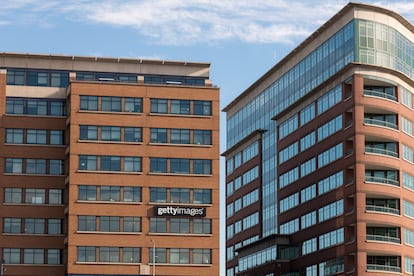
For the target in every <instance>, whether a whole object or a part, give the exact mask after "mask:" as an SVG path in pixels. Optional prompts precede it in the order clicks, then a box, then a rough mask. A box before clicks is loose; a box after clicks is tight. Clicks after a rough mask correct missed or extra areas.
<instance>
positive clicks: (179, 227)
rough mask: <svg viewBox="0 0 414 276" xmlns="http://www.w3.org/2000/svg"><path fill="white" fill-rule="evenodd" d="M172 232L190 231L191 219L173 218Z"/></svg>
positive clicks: (171, 223)
mask: <svg viewBox="0 0 414 276" xmlns="http://www.w3.org/2000/svg"><path fill="white" fill-rule="evenodd" d="M170 233H182V234H183V233H190V219H186V218H171V219H170Z"/></svg>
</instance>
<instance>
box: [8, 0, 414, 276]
mask: <svg viewBox="0 0 414 276" xmlns="http://www.w3.org/2000/svg"><path fill="white" fill-rule="evenodd" d="M358 2H359V1H358ZM364 2H366V3H371V4H375V5H378V6H383V7H386V8H389V9H391V10H394V11H396V12H398V13H400V14H402V15H403V16H405V17H406V18H407V19H408V20H409V21H410V22H413V21H414V2H413V1H402V0H401V1H392V0H390V1H369V0H368V1H364ZM347 3H348V1H342V0H255V1H251V0H134V1H131V0H71V1H54V0H1V4H0V36H1V37H3V39H2V40H1V43H0V51H1V52H19V53H26V52H27V53H41V54H64V55H80V56H108V57H128V58H148V59H163V60H186V61H200V62H210V63H211V73H210V78H211V79H212V81H213V83H214V84H216V85H218V86H219V87H220V88H221V107H222V108H223V107H224V106H226V105H227V104H228V103H229V102H230V101H231V100H233V99H234V98H235V97H236V96H237V95H238V94H240V93H241V92H243V91H244V89H246V88H247V87H248V86H249V85H251V84H252V83H253V82H254V81H255V80H256V79H257V78H258V77H260V76H261V75H263V74H264V73H265V72H266V71H267V70H268V69H270V68H271V67H272V66H273V65H275V64H276V63H277V62H278V61H279V60H280V59H281V58H283V57H284V56H285V55H286V54H287V53H288V52H290V51H291V50H292V49H293V48H294V47H296V46H297V45H298V44H299V43H300V42H301V41H302V40H303V39H305V38H306V37H307V36H308V35H310V34H311V33H312V32H313V31H315V30H316V29H317V28H318V27H319V26H320V25H322V24H323V23H324V22H325V21H326V20H328V19H329V18H330V17H332V16H333V15H334V14H335V13H336V12H338V11H339V10H340V9H341V8H342V7H343V6H344V5H346V4H347ZM224 119H225V118H224V114H222V121H223V122H222V123H221V127H222V130H221V132H222V135H221V137H222V146H221V151H224V150H225V146H224V145H225V135H224V134H225V124H224ZM222 178H223V177H222ZM222 233H224V231H222ZM223 252H224V250H223ZM222 266H224V265H222ZM222 271H224V270H223V267H222ZM223 275H224V274H223Z"/></svg>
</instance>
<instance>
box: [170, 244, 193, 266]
mask: <svg viewBox="0 0 414 276" xmlns="http://www.w3.org/2000/svg"><path fill="white" fill-rule="evenodd" d="M170 263H171V264H189V263H190V249H188V248H171V249H170Z"/></svg>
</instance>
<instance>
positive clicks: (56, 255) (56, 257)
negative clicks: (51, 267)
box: [47, 249, 62, 264]
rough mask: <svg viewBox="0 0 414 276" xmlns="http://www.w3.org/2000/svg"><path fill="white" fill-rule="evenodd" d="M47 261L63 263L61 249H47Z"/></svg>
mask: <svg viewBox="0 0 414 276" xmlns="http://www.w3.org/2000/svg"><path fill="white" fill-rule="evenodd" d="M47 263H48V264H62V258H61V250H60V249H47Z"/></svg>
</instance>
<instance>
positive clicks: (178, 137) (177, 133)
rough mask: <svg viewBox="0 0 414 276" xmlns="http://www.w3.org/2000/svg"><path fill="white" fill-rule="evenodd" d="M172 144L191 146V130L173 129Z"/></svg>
mask: <svg viewBox="0 0 414 276" xmlns="http://www.w3.org/2000/svg"><path fill="white" fill-rule="evenodd" d="M171 143H172V144H190V130H189V129H176V128H173V129H171Z"/></svg>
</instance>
